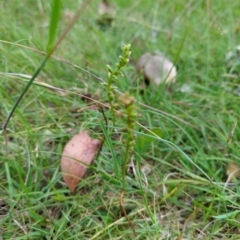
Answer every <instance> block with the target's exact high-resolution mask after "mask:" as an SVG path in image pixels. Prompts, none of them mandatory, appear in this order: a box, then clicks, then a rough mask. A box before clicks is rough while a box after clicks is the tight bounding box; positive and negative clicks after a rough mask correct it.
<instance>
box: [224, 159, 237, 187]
mask: <svg viewBox="0 0 240 240" xmlns="http://www.w3.org/2000/svg"><path fill="white" fill-rule="evenodd" d="M226 174H227V176H228V179H227V182H228V183H229V182H232V180H233V179H234V178H238V177H239V168H238V165H237V164H236V163H234V162H231V163H228V165H227V169H226Z"/></svg>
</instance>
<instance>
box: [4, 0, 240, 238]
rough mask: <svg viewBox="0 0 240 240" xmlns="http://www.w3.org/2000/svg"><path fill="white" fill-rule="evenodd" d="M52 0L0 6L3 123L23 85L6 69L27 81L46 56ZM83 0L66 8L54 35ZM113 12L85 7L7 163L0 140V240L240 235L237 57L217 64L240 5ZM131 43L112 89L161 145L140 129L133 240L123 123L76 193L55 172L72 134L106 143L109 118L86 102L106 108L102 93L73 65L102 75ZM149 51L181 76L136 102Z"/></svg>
mask: <svg viewBox="0 0 240 240" xmlns="http://www.w3.org/2000/svg"><path fill="white" fill-rule="evenodd" d="M47 2H48V1H41V0H38V1H26V0H22V1H1V2H0V22H1V24H0V52H1V54H0V60H1V62H0V72H1V75H0V122H1V123H4V122H5V120H6V118H7V116H8V114H9V112H10V111H11V109H12V107H13V104H14V103H15V102H16V100H17V98H18V97H19V95H20V93H21V92H22V91H23V88H24V87H25V85H26V82H27V81H28V80H27V79H26V78H23V77H22V76H23V75H18V76H6V73H16V74H26V75H29V76H31V75H32V74H33V73H34V71H35V69H36V68H37V67H38V66H39V65H40V62H41V60H42V58H43V55H42V54H41V53H40V52H39V51H40V50H42V51H44V50H45V49H46V44H47V39H48V23H49V14H50V6H49V3H47ZM80 3H81V1H63V12H62V15H61V22H60V27H59V34H60V33H61V32H62V31H63V29H64V28H65V27H66V24H67V23H68V22H69V20H70V17H71V15H72V14H73V13H74V12H75V11H76V9H78V8H79V6H80ZM113 4H114V5H115V7H116V10H117V11H116V18H115V20H114V22H113V25H112V27H109V28H107V29H101V28H99V26H98V25H97V23H96V20H97V19H98V14H97V6H98V1H93V2H92V3H91V4H90V5H89V6H88V7H87V9H86V11H85V12H84V13H83V14H82V16H81V17H80V19H79V20H78V22H77V23H76V24H75V25H74V27H73V28H72V29H71V31H70V33H69V34H68V35H67V37H66V38H65V39H64V41H63V42H62V44H61V45H60V46H59V48H58V49H57V51H56V52H55V53H54V56H56V57H57V58H51V59H50V60H49V61H48V63H47V65H46V66H45V68H44V70H43V71H42V72H41V73H40V75H39V76H38V77H37V82H38V84H34V85H33V86H31V88H30V90H29V92H28V93H27V95H26V96H25V97H24V99H23V101H22V102H21V104H20V105H19V108H18V109H17V111H16V113H15V114H14V116H13V118H12V119H11V121H10V124H9V126H8V141H9V143H8V145H9V146H8V147H9V154H8V156H6V155H5V143H4V137H3V135H1V136H0V143H1V145H0V239H14V240H16V239H171V240H172V239H209V240H210V239H240V231H239V229H240V215H239V207H240V203H239V194H240V189H239V181H238V179H230V180H231V181H228V180H229V179H228V177H229V176H228V174H227V169H229V168H230V166H232V165H233V166H235V165H234V164H236V166H235V168H236V169H237V166H238V165H239V157H240V151H239V142H238V141H239V136H240V130H239V124H238V116H239V76H238V72H237V64H238V59H237V58H236V59H235V60H234V59H233V61H232V62H231V63H230V65H227V63H226V61H225V55H226V53H227V52H228V51H229V50H231V49H234V47H235V46H237V45H238V44H239V42H238V41H239V31H240V28H239V23H240V19H239V10H240V3H239V1H236V0H228V1H211V0H208V1H200V0H199V1H183V0H179V1H165V0H161V1H133V0H121V1H113ZM128 43H130V44H131V45H132V47H131V50H132V60H131V63H130V64H129V65H128V66H127V67H126V68H125V69H124V73H125V76H124V77H121V78H119V80H118V83H117V84H116V85H117V87H118V90H119V91H121V92H126V91H128V92H129V93H130V94H131V95H132V96H134V98H135V99H136V105H137V107H138V119H137V121H138V123H140V124H141V125H143V126H144V127H145V128H148V129H155V130H156V129H157V132H158V135H159V136H160V137H161V138H162V139H157V138H155V139H153V138H149V136H148V137H147V136H146V135H149V133H148V132H147V131H146V130H145V129H144V127H142V126H140V125H138V124H136V125H135V135H136V146H135V148H134V154H133V156H132V158H131V161H129V165H130V166H129V169H128V172H127V177H126V180H127V187H126V192H125V196H124V204H125V209H126V211H127V213H128V217H129V219H130V220H131V222H132V224H133V225H134V228H135V231H136V236H134V235H133V230H132V228H131V227H130V225H129V222H128V220H127V219H126V218H125V216H124V214H123V213H122V211H121V208H120V192H121V187H122V185H121V184H122V183H121V178H120V177H119V176H118V175H119V174H120V173H117V172H116V171H115V170H116V169H115V170H114V166H115V165H114V163H116V162H118V163H120V164H121V162H122V159H123V155H124V151H125V148H124V146H123V141H122V137H123V134H122V131H121V129H122V127H124V126H125V123H124V121H123V119H121V118H119V119H118V120H117V124H116V131H115V132H114V131H112V130H111V128H109V129H108V131H109V132H108V136H109V139H110V142H111V143H112V144H107V143H105V144H104V146H103V149H102V151H101V153H100V155H99V157H98V159H97V160H96V161H95V162H94V164H93V166H92V168H91V169H90V170H89V171H88V173H87V175H86V177H85V178H84V179H83V180H82V181H81V182H80V183H79V184H78V187H77V191H76V194H75V195H71V194H70V191H69V190H68V189H67V187H66V185H65V184H64V182H63V180H62V174H61V171H60V169H59V165H60V157H61V153H62V150H63V147H64V145H65V143H66V142H67V141H68V139H70V138H71V136H73V135H74V134H76V133H78V132H79V131H80V130H84V129H89V130H90V131H91V133H92V135H93V136H94V137H100V136H101V135H102V128H101V125H100V121H102V123H103V125H104V120H103V116H102V114H101V113H100V112H99V111H98V110H97V109H96V107H94V106H95V101H90V102H89V101H86V100H85V99H84V98H83V97H82V95H83V94H89V96H91V97H92V98H93V99H94V100H96V101H99V102H101V103H104V104H107V103H108V98H107V93H106V90H105V88H104V87H103V85H102V84H101V82H100V81H99V80H97V79H96V78H94V77H93V76H91V75H90V74H88V73H86V72H84V71H83V70H82V69H81V68H84V69H86V70H88V71H90V72H91V73H94V74H96V75H97V76H99V77H101V78H102V79H103V80H105V81H106V79H107V68H106V65H107V64H109V65H110V66H113V67H114V65H115V64H116V62H117V61H118V56H119V55H120V54H121V46H122V45H123V44H128ZM18 44H20V45H18ZM155 50H158V51H162V52H164V53H165V54H166V55H167V56H168V57H169V58H170V59H172V60H173V61H174V62H175V64H176V65H177V66H178V77H177V82H176V83H175V84H174V85H172V86H171V89H167V88H166V87H163V86H160V87H159V89H154V88H151V87H150V88H148V89H146V90H145V91H144V93H143V94H139V91H138V90H139V88H138V84H137V82H138V81H137V80H138V79H141V78H139V76H138V74H137V73H136V71H135V69H134V65H133V63H134V62H136V60H137V59H138V57H139V56H140V55H141V54H143V53H144V52H146V51H155ZM43 83H44V84H48V86H46V85H44V86H43ZM50 86H52V87H50ZM54 87H56V88H61V89H64V90H65V91H58V90H56V89H54ZM117 96H118V94H116V98H117ZM140 103H144V104H145V105H146V106H143V105H140ZM104 111H105V114H106V116H107V117H108V118H109V124H110V123H111V121H110V117H111V114H110V112H109V111H108V109H105V110H104ZM228 140H230V141H228ZM143 143H144V144H143ZM120 171H121V170H120V169H119V172H120ZM226 182H229V184H226Z"/></svg>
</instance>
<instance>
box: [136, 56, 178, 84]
mask: <svg viewBox="0 0 240 240" xmlns="http://www.w3.org/2000/svg"><path fill="white" fill-rule="evenodd" d="M136 69H137V71H138V72H139V73H143V75H144V78H145V82H146V84H147V85H149V84H154V85H159V84H161V83H174V82H175V81H176V77H177V68H176V67H175V66H174V64H173V63H172V62H171V61H170V60H169V59H167V58H166V57H165V56H164V55H163V54H162V53H160V52H155V53H149V52H147V53H144V54H143V55H142V56H141V57H140V58H139V59H138V61H137V64H136Z"/></svg>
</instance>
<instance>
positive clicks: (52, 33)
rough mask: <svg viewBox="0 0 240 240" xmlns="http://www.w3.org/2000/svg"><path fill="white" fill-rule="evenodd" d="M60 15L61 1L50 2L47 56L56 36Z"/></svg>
mask: <svg viewBox="0 0 240 240" xmlns="http://www.w3.org/2000/svg"><path fill="white" fill-rule="evenodd" d="M60 14H61V0H52V3H51V14H50V26H49V36H48V45H47V54H49V53H50V52H51V50H52V48H53V46H54V42H55V39H56V35H57V28H58V23H59V19H60Z"/></svg>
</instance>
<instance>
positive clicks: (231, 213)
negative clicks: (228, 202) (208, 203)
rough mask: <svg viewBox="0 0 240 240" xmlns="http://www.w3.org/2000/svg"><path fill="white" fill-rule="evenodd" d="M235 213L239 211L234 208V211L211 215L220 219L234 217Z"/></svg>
mask: <svg viewBox="0 0 240 240" xmlns="http://www.w3.org/2000/svg"><path fill="white" fill-rule="evenodd" d="M237 213H240V210H236V211H233V212H229V213H225V214H222V215H218V216H213V217H214V218H216V219H220V220H221V219H226V218H230V217H234V216H235V215H236V214H237Z"/></svg>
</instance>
